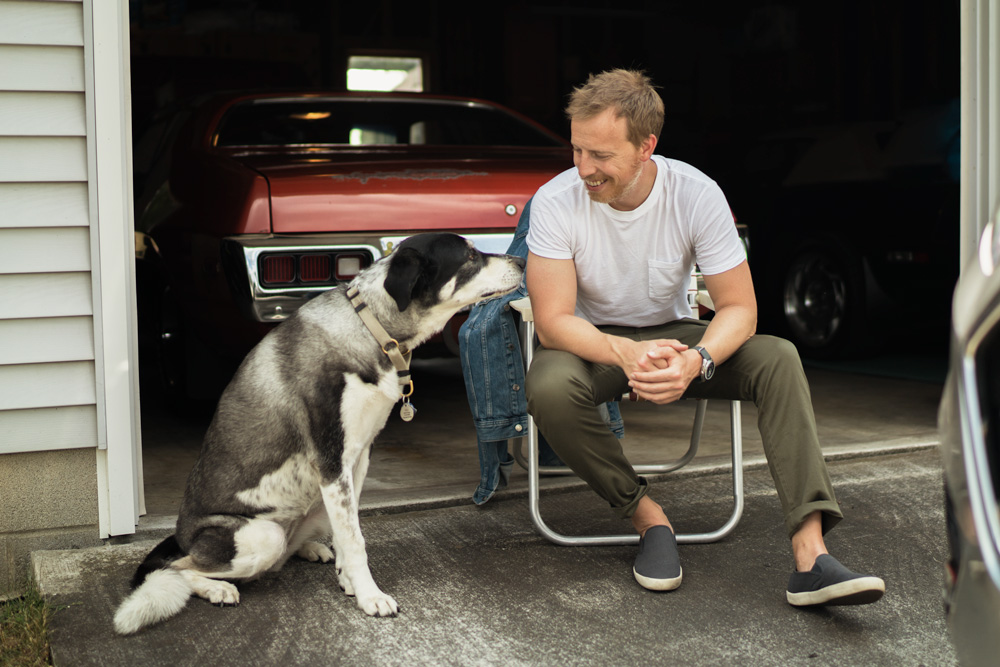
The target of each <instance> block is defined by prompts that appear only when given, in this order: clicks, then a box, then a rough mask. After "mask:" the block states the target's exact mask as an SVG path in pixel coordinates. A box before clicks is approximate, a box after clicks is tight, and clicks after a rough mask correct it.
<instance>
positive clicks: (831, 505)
mask: <svg viewBox="0 0 1000 667" xmlns="http://www.w3.org/2000/svg"><path fill="white" fill-rule="evenodd" d="M817 510H819V511H820V512H822V513H823V517H822V518H823V534H824V535H826V534H827V533H828V532H830V530H831V529H832V528H833V527H834V526H836V525H837V524H838V523H840V520H841V519H843V518H844V514H843V513H842V512H841V511H840V505H838V504H837V501H836V500H817V501H815V502H811V503H806V504H805V505H800V506H799V507H796V508H795V509H794V510H792V511H791V512H789V514H788V516H786V517H785V528H786V529H787V530H788V537H789V538H791V537H792V535H794V534H795V532H796V531H797V530H798V529H799V526H801V525H802V522H803V521H805V520H806V517H807V516H809V515H810V514H812V513H813V512H815V511H817Z"/></svg>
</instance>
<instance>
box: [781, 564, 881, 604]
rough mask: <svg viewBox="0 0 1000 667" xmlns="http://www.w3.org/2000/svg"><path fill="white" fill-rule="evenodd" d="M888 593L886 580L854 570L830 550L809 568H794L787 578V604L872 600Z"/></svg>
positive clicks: (841, 602)
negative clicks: (798, 569)
mask: <svg viewBox="0 0 1000 667" xmlns="http://www.w3.org/2000/svg"><path fill="white" fill-rule="evenodd" d="M883 593H885V582H884V581H882V580H881V579H879V578H878V577H869V576H866V575H863V574H857V573H856V572H851V571H850V570H848V569H847V568H846V567H844V566H843V565H841V564H840V563H839V562H837V559H836V558H834V557H833V556H831V555H829V554H823V555H821V556H820V557H819V558H817V559H816V564H815V565H813V567H812V569H811V570H809V571H808V572H793V573H792V576H791V578H790V579H789V580H788V591H787V592H786V596H787V597H788V604H792V605H795V606H796V607H806V606H809V605H819V604H825V605H844V604H869V603H871V602H875V601H876V600H878V599H879V598H881V597H882V595H883Z"/></svg>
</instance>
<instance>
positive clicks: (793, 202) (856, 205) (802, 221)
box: [720, 105, 959, 357]
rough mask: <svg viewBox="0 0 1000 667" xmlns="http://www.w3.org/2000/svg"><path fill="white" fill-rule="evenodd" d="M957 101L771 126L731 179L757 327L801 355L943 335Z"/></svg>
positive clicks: (954, 271) (953, 262)
mask: <svg viewBox="0 0 1000 667" xmlns="http://www.w3.org/2000/svg"><path fill="white" fill-rule="evenodd" d="M957 160H958V114H957V106H954V105H946V106H942V107H936V108H933V109H924V110H921V111H919V112H914V113H912V114H910V115H908V116H907V117H905V118H904V119H903V120H902V121H900V122H898V123H897V122H869V123H851V124H845V125H838V126H823V127H816V128H805V129H798V130H788V131H784V132H781V133H777V134H770V135H768V136H766V137H764V138H761V139H760V140H758V141H756V142H754V143H753V145H752V146H751V147H750V148H749V149H748V150H747V152H746V155H745V159H744V160H743V163H742V165H741V168H740V170H739V171H738V173H734V174H733V175H732V176H731V177H729V178H728V179H725V178H723V179H720V180H724V181H725V182H724V183H723V185H724V189H725V190H726V193H727V195H728V196H729V199H730V204H731V205H732V207H733V210H734V212H735V214H736V216H737V217H738V218H739V220H740V222H742V223H745V224H746V225H747V226H748V228H749V230H750V235H751V237H752V238H753V254H752V255H751V257H750V265H751V269H752V271H753V276H754V283H755V288H756V291H757V303H758V308H759V311H760V313H759V316H760V327H759V328H760V330H761V331H764V332H768V333H775V334H778V335H781V336H784V337H786V338H788V339H790V340H791V341H793V342H794V343H795V344H796V345H797V346H798V348H799V351H800V352H801V353H802V354H803V355H804V356H812V357H831V356H838V355H850V354H856V353H858V352H862V351H865V350H866V349H867V348H871V347H873V346H875V345H877V344H878V343H879V342H880V339H881V338H882V337H884V336H885V335H888V334H892V333H899V332H904V333H906V334H907V335H908V336H911V335H912V334H913V332H914V331H915V330H917V329H919V330H921V331H925V332H927V334H928V335H931V336H935V337H936V338H937V339H939V340H940V341H941V343H942V344H943V343H944V341H945V340H946V335H947V325H948V304H949V303H950V295H951V290H952V288H953V286H954V284H955V280H956V279H957V277H958V229H959V224H958V212H959V204H958V202H959V182H958V173H957Z"/></svg>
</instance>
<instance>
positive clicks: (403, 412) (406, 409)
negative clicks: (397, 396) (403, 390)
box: [399, 399, 417, 422]
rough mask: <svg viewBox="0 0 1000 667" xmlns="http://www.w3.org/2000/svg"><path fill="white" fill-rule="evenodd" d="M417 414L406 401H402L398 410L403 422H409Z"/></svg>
mask: <svg viewBox="0 0 1000 667" xmlns="http://www.w3.org/2000/svg"><path fill="white" fill-rule="evenodd" d="M415 414H417V409H416V408H415V407H413V404H412V403H410V401H408V400H405V399H404V400H403V405H402V406H401V407H400V408H399V417H400V419H402V420H403V421H404V422H408V421H411V420H412V419H413V415H415Z"/></svg>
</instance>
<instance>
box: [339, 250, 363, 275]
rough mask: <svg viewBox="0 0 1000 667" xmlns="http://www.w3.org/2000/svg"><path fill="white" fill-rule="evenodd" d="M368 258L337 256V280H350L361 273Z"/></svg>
mask: <svg viewBox="0 0 1000 667" xmlns="http://www.w3.org/2000/svg"><path fill="white" fill-rule="evenodd" d="M365 259H366V257H365V256H364V255H361V254H357V255H337V280H350V279H351V278H353V277H354V276H356V275H358V274H359V273H361V268H362V266H363V264H364V261H365Z"/></svg>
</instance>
